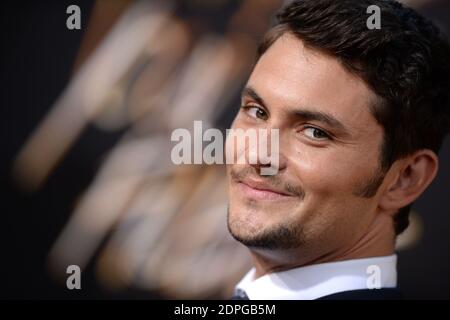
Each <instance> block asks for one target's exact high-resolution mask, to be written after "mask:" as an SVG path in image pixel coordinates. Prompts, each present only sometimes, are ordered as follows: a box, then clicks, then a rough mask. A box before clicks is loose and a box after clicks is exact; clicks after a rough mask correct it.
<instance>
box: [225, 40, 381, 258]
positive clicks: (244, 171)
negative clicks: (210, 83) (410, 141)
mask: <svg viewBox="0 0 450 320" xmlns="http://www.w3.org/2000/svg"><path fill="white" fill-rule="evenodd" d="M374 98H375V97H374V94H373V93H372V91H371V90H370V89H369V88H368V87H367V86H366V85H365V83H364V82H363V81H362V80H361V79H359V78H357V77H355V76H353V75H351V74H350V73H349V72H348V71H346V70H345V69H344V67H343V66H342V65H341V64H340V63H339V62H338V61H337V60H336V59H335V58H333V57H330V56H327V55H325V54H323V53H321V52H319V51H317V50H313V49H309V48H305V47H304V46H303V43H302V41H300V40H298V39H297V38H295V37H294V36H292V35H289V34H285V35H283V36H282V37H280V38H279V39H278V40H277V41H276V42H275V43H274V44H273V45H272V46H271V47H270V48H269V49H268V51H267V52H266V53H265V54H264V55H263V56H262V57H261V58H260V59H259V61H258V63H257V65H256V66H255V68H254V70H253V72H252V74H251V76H250V79H249V81H248V83H247V86H246V89H245V90H244V91H243V96H242V107H241V109H240V110H239V112H238V114H237V116H236V118H235V120H234V122H233V125H232V128H233V129H237V128H240V129H243V130H247V129H256V130H257V129H267V130H270V129H278V130H279V167H278V173H277V174H276V175H273V176H264V175H260V167H259V166H258V165H251V164H248V162H246V163H247V164H233V165H229V166H228V167H227V172H228V178H229V213H228V227H229V230H230V232H231V234H232V235H233V236H234V237H235V238H236V239H237V240H239V241H241V242H242V243H244V244H245V245H247V246H250V247H255V248H266V249H293V248H298V247H302V246H304V245H308V246H310V247H321V248H322V250H323V252H324V253H325V252H326V251H327V250H334V249H335V248H338V247H340V246H345V245H346V244H351V243H354V242H355V241H356V240H357V239H359V238H360V237H361V236H362V235H363V234H364V233H365V232H366V231H367V229H368V227H369V225H370V224H371V223H372V222H373V220H374V219H375V216H376V214H375V213H376V209H377V201H378V195H377V194H375V192H373V194H371V195H370V196H368V194H367V193H371V191H370V189H371V188H372V189H373V187H374V184H375V190H376V187H377V186H378V183H376V182H377V181H376V180H379V181H378V182H381V180H380V174H379V159H380V146H381V144H382V138H383V129H382V127H381V126H380V125H379V124H378V123H377V122H376V120H375V118H374V117H373V116H372V114H371V113H370V103H371V102H372V101H373V99H374ZM228 143H229V141H228ZM245 152H249V150H247V149H246V150H245ZM377 177H378V179H377ZM381 178H382V177H381ZM372 191H374V190H372Z"/></svg>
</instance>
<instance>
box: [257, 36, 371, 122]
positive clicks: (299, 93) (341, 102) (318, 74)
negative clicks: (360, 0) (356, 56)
mask: <svg viewBox="0 0 450 320" xmlns="http://www.w3.org/2000/svg"><path fill="white" fill-rule="evenodd" d="M248 85H249V86H251V87H252V88H254V89H255V90H256V91H257V93H258V94H259V95H260V96H261V97H262V98H263V99H264V100H265V102H266V103H267V104H268V107H269V108H270V109H272V110H269V111H272V112H274V111H280V110H281V111H282V110H283V109H291V108H292V109H295V108H302V109H308V110H311V111H320V112H326V113H328V114H330V115H332V116H333V117H335V118H336V119H338V120H339V121H341V122H342V123H344V124H347V125H348V126H349V127H350V128H354V129H355V130H358V129H360V130H366V131H367V129H368V128H370V126H374V127H378V124H377V122H376V120H375V118H374V117H373V116H372V114H371V112H370V103H371V102H372V101H374V100H375V95H374V94H373V92H372V91H371V90H370V88H369V87H368V86H367V85H366V84H365V82H364V81H363V80H362V79H360V78H358V77H357V76H355V75H353V74H351V73H350V72H348V71H347V70H346V69H345V68H344V67H343V66H342V64H341V63H340V62H339V61H338V60H337V59H336V58H334V57H331V56H329V55H326V54H324V53H322V52H320V51H318V50H314V49H310V48H308V47H305V46H304V45H303V42H302V41H301V40H299V39H298V38H296V37H295V36H293V35H291V34H285V35H283V36H281V37H280V38H278V39H277V40H276V41H275V42H274V43H273V44H272V46H271V47H270V48H269V49H268V50H267V51H266V52H265V53H264V54H263V55H262V56H261V57H260V59H259V61H258V63H257V64H256V66H255V68H254V70H253V72H252V74H251V76H250V79H249V81H248ZM368 126H369V127H368Z"/></svg>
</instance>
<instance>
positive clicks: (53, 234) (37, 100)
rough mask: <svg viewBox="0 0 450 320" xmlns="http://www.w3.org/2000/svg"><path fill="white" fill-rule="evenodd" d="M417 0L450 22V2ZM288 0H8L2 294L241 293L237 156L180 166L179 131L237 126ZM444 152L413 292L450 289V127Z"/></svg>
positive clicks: (409, 250) (405, 251)
mask: <svg viewBox="0 0 450 320" xmlns="http://www.w3.org/2000/svg"><path fill="white" fill-rule="evenodd" d="M403 2H404V3H406V4H408V5H410V6H413V7H415V8H416V9H417V10H419V11H420V12H422V13H423V14H424V15H426V16H427V17H429V18H431V19H432V20H433V21H434V22H435V23H436V24H437V25H438V26H439V27H440V28H441V29H442V30H444V31H445V32H446V33H447V35H448V34H449V31H450V1H449V0H416V1H413V0H409V1H406V0H405V1H403ZM285 3H286V1H282V0H264V1H261V0H209V1H208V0H170V1H162V0H161V1H156V0H153V1H151V0H141V1H137V0H136V1H131V0H96V1H87V0H86V1H84V0H79V1H75V0H71V1H67V0H59V1H56V0H54V1H50V0H41V1H11V0H8V1H3V2H2V10H1V18H0V24H1V28H0V32H1V34H2V36H1V39H2V50H1V64H2V66H1V80H0V84H1V90H2V94H1V99H2V101H1V114H0V123H1V126H0V130H1V131H0V132H1V133H0V143H1V144H0V147H1V149H0V153H1V156H0V161H1V166H0V168H1V184H0V185H1V193H0V199H1V201H0V205H1V211H0V212H1V216H0V237H1V239H0V270H1V272H0V277H1V278H0V298H2V299H48V298H56V299H154V298H190V299H211V298H219V299H221V298H228V297H229V296H231V293H232V289H233V286H234V285H235V283H236V282H237V281H238V280H239V279H240V278H241V277H242V276H243V275H244V274H245V272H246V271H247V270H248V268H249V267H250V260H249V255H248V253H247V250H246V249H245V248H244V247H242V246H240V245H239V244H237V243H236V242H235V241H234V240H233V239H232V238H231V237H230V236H229V235H228V231H227V229H226V220H225V219H226V201H227V200H226V190H225V172H224V168H223V166H206V165H205V166H201V165H193V166H187V165H184V166H175V165H172V162H171V160H170V151H171V148H172V147H173V144H172V143H171V142H170V135H171V133H172V131H173V129H175V128H186V129H188V130H192V128H193V121H194V120H202V121H203V126H204V129H206V127H215V128H219V129H221V130H225V129H226V128H228V127H229V125H230V123H231V121H232V119H233V117H234V114H235V112H236V111H237V108H238V106H239V100H240V99H239V94H240V90H241V88H242V86H243V85H244V84H245V82H246V80H247V77H248V75H249V73H250V72H251V68H252V65H253V63H254V61H255V51H256V47H257V44H258V41H259V40H260V39H261V37H262V35H263V34H264V32H265V31H266V30H267V29H268V28H269V26H270V25H271V22H272V21H273V16H274V13H275V12H276V10H277V9H278V8H279V7H280V6H282V5H283V4H285ZM73 4H75V5H77V6H78V7H79V8H80V11H81V28H80V29H74V30H69V29H68V28H67V27H66V20H67V19H68V17H69V16H70V14H68V13H66V9H67V7H69V6H70V5H73ZM449 58H450V57H449ZM440 160H441V168H440V172H439V175H438V177H437V178H436V180H435V181H434V182H433V184H432V185H431V187H430V188H429V189H428V190H427V191H426V193H425V194H424V195H423V196H422V197H421V198H420V200H419V201H417V202H416V203H415V205H414V207H413V210H414V211H413V213H412V216H411V220H412V221H411V226H410V228H409V229H408V230H407V231H406V232H405V234H403V235H402V236H401V237H400V239H399V240H398V248H397V249H398V254H399V285H400V287H401V288H402V289H403V291H404V293H405V296H406V297H407V298H415V299H433V298H434V299H448V298H450V232H449V231H450V204H449V202H448V196H449V195H450V139H447V140H446V141H445V144H444V146H443V149H442V151H441V153H440ZM73 264H75V265H78V266H80V267H81V270H82V281H81V285H82V289H81V290H68V289H67V287H66V278H67V276H68V275H67V274H66V268H67V266H68V265H73Z"/></svg>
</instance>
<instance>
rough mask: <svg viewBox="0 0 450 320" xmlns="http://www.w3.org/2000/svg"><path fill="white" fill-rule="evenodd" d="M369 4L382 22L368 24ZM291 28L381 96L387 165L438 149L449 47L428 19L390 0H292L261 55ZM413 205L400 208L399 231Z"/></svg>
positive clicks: (449, 76)
mask: <svg viewBox="0 0 450 320" xmlns="http://www.w3.org/2000/svg"><path fill="white" fill-rule="evenodd" d="M370 5H376V6H378V7H379V8H380V13H381V28H380V29H369V28H368V27H367V19H368V18H369V16H370V14H368V13H367V8H368V7H369V6H370ZM287 32H288V33H291V34H293V35H295V36H296V37H297V38H299V39H301V40H302V42H303V43H304V44H305V46H307V47H311V48H314V49H317V50H320V51H322V52H324V53H326V54H329V55H331V56H333V57H335V58H337V59H338V60H339V61H340V62H341V63H342V65H343V66H344V67H345V68H346V69H347V70H348V71H350V72H351V73H353V74H355V75H357V76H358V77H360V78H361V79H362V80H363V81H365V82H366V83H367V84H368V86H369V87H370V88H371V89H372V91H373V92H374V93H375V94H376V95H377V100H376V101H374V103H373V104H372V105H371V106H370V107H371V112H372V114H373V116H374V117H375V119H376V120H377V121H378V123H379V124H380V125H382V126H383V128H384V137H383V143H382V146H381V153H380V154H381V159H380V163H381V168H382V169H383V171H387V170H388V169H389V168H390V167H391V165H392V164H393V163H394V162H395V161H396V160H398V159H401V158H403V157H406V156H408V155H411V154H413V153H414V152H415V151H417V150H421V149H430V150H433V151H434V152H435V153H438V152H439V149H440V148H441V145H442V142H443V140H444V137H445V135H446V134H448V133H449V131H450V108H449V92H450V47H449V45H448V43H447V42H446V40H445V38H444V36H443V34H442V33H441V32H440V30H439V29H438V28H437V27H435V26H434V25H433V24H432V23H431V22H430V21H428V20H427V19H425V18H424V17H422V16H421V15H419V14H418V13H417V12H415V11H414V10H412V9H410V8H407V7H404V6H403V5H402V4H400V3H398V2H396V1H393V0H301V1H294V2H292V3H290V4H289V5H287V6H286V7H285V8H283V9H282V10H281V11H280V12H279V13H278V14H277V23H276V25H275V26H274V27H273V28H272V29H270V30H269V32H268V33H267V34H266V35H265V37H264V39H263V41H262V42H261V44H260V47H259V50H258V54H259V56H261V55H262V54H264V52H265V51H266V50H267V49H268V48H269V47H270V46H271V45H272V44H273V43H274V42H275V41H276V40H277V39H278V38H279V37H280V36H281V35H283V34H285V33H287ZM410 206H411V204H410V205H408V206H407V207H404V208H401V209H400V210H399V212H398V213H397V214H396V216H395V218H394V229H395V232H396V234H400V233H401V232H402V231H403V230H405V229H406V228H407V226H408V223H409V222H408V221H409V220H408V216H409V211H410Z"/></svg>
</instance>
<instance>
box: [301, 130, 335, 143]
mask: <svg viewBox="0 0 450 320" xmlns="http://www.w3.org/2000/svg"><path fill="white" fill-rule="evenodd" d="M303 131H304V133H305V135H306V136H307V137H309V138H311V139H314V140H325V139H330V138H331V137H330V135H329V134H328V133H326V132H325V131H323V130H320V129H318V128H315V127H306V128H305V129H304V130H303Z"/></svg>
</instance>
